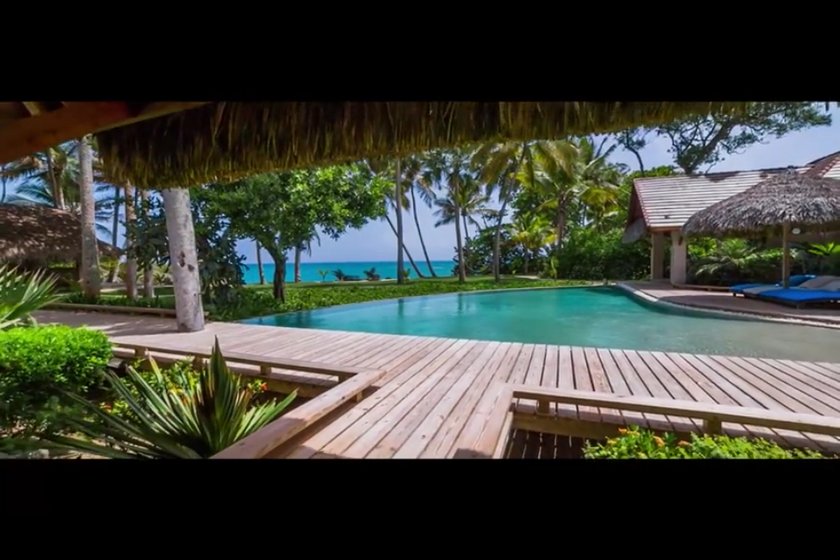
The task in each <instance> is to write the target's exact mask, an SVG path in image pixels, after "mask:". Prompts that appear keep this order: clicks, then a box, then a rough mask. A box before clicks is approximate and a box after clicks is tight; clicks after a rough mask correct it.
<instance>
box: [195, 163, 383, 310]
mask: <svg viewBox="0 0 840 560" xmlns="http://www.w3.org/2000/svg"><path fill="white" fill-rule="evenodd" d="M389 188H390V187H389V183H388V182H387V181H385V180H383V179H381V178H378V177H376V176H375V175H373V174H372V173H371V171H370V169H369V168H368V167H367V166H363V165H355V164H353V165H340V166H332V167H325V168H321V169H309V170H302V171H290V172H286V173H265V174H262V175H255V176H252V177H248V178H246V179H242V180H240V181H236V182H234V183H231V184H229V185H210V186H209V187H207V188H206V189H205V191H204V192H203V193H202V194H203V195H204V196H205V197H206V201H207V204H208V208H209V209H210V211H211V212H213V213H214V214H215V215H218V216H220V217H223V218H224V219H225V220H227V222H228V223H229V224H230V227H231V228H232V231H233V232H234V233H235V234H236V235H237V236H239V237H245V238H250V239H255V240H256V241H258V242H259V243H260V245H261V246H262V247H263V248H265V250H266V251H267V252H268V253H269V254H270V255H271V258H272V259H273V260H274V264H275V267H276V270H277V274H276V275H275V278H274V282H275V285H274V293H275V295H276V297H277V298H278V299H281V300H282V299H283V298H284V297H285V285H284V281H283V278H284V276H285V267H286V252H287V251H290V250H292V249H294V248H295V247H298V246H300V245H302V244H305V243H307V242H308V241H309V240H310V239H312V238H313V237H314V236H315V235H316V234H317V232H318V230H319V229H320V230H321V231H323V232H324V233H326V234H327V235H329V236H330V237H332V238H338V236H340V235H341V234H342V233H343V232H344V231H346V230H347V229H348V228H359V227H362V226H363V225H365V224H366V223H367V222H368V220H369V219H371V218H376V217H379V216H381V215H383V214H384V212H385V204H384V200H385V198H384V197H385V193H386V192H387V191H388V189H389ZM255 201H258V202H257V203H255Z"/></svg>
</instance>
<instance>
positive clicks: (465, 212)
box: [429, 150, 487, 282]
mask: <svg viewBox="0 0 840 560" xmlns="http://www.w3.org/2000/svg"><path fill="white" fill-rule="evenodd" d="M468 156H469V154H468V152H467V151H465V150H451V151H448V152H436V153H433V154H431V156H430V158H429V162H430V171H429V175H430V177H432V178H433V179H434V182H435V183H437V184H445V185H446V191H445V193H446V195H445V196H444V197H439V198H436V199H435V202H434V203H435V205H436V206H437V207H438V209H437V211H435V215H436V216H438V221H437V222H436V223H435V227H439V226H442V225H447V224H451V223H454V224H455V239H456V247H457V252H458V281H459V282H466V279H467V271H466V264H465V263H464V245H463V241H462V238H461V224H462V222H463V226H464V229H465V233H466V235H467V240H469V232H468V231H467V229H466V228H467V223H468V221H472V223H474V224H476V225H478V222H476V221H475V218H473V214H474V213H480V212H485V211H486V209H485V207H484V204H485V203H486V201H487V199H486V197H484V196H483V195H482V194H481V189H480V188H479V183H478V180H477V179H476V177H475V174H474V173H473V172H472V170H471V169H470V166H469V157H468Z"/></svg>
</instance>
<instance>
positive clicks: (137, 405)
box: [43, 340, 297, 459]
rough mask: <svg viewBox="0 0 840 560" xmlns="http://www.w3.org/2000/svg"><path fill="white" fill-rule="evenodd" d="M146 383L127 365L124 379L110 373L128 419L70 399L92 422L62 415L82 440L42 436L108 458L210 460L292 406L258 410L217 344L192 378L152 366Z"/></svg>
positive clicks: (287, 401) (263, 405)
mask: <svg viewBox="0 0 840 560" xmlns="http://www.w3.org/2000/svg"><path fill="white" fill-rule="evenodd" d="M150 366H151V375H152V377H153V378H154V382H152V383H150V382H148V381H147V380H146V378H144V376H143V375H141V374H140V373H138V372H137V370H135V369H134V368H132V367H129V368H128V375H127V377H126V379H125V380H123V379H120V378H119V377H118V376H117V375H115V374H114V373H112V372H108V373H107V374H106V375H107V378H108V382H109V384H110V385H111V387H112V388H113V389H114V391H115V392H116V393H117V394H118V395H119V397H120V399H122V400H123V401H124V402H125V403H127V405H128V408H129V409H130V413H124V414H115V413H113V411H107V410H103V409H102V408H101V407H100V406H99V405H97V404H96V403H94V402H91V401H88V400H87V399H85V398H84V397H81V396H79V395H75V394H70V393H68V397H69V398H71V399H73V400H74V401H76V403H77V404H78V405H79V406H80V407H82V408H83V409H84V410H85V411H86V412H87V414H89V415H91V416H92V418H87V417H84V416H67V417H65V418H64V419H63V420H64V423H65V425H67V426H68V427H70V428H71V429H73V430H75V431H76V432H78V433H79V434H81V435H82V436H84V437H73V436H67V435H64V434H59V433H53V432H48V433H46V434H44V436H43V437H44V439H45V440H47V441H50V442H52V443H53V444H54V445H56V446H58V447H60V448H63V449H71V450H77V451H84V452H88V453H94V454H98V455H102V456H104V457H111V458H179V459H188V458H201V457H210V456H212V455H214V454H216V453H218V452H220V451H222V450H223V449H226V448H228V447H230V446H231V445H233V444H234V443H236V442H237V441H239V440H241V439H242V438H244V437H246V436H248V435H250V434H252V433H254V432H256V431H257V430H259V429H260V428H262V427H263V426H265V425H266V424H268V423H269V422H271V421H272V420H274V419H275V418H277V417H278V416H280V414H281V413H282V412H283V410H285V409H286V407H287V406H288V405H289V404H291V402H292V401H293V400H294V399H295V397H296V396H297V391H295V392H293V393H292V394H290V395H289V396H288V397H286V398H285V399H283V400H281V401H278V400H270V401H267V402H263V403H259V404H256V403H254V402H253V399H254V392H253V391H252V390H251V389H250V388H249V386H248V382H247V381H246V380H245V379H243V377H242V376H240V375H237V374H235V373H233V372H231V371H230V370H229V369H228V367H227V364H226V363H225V360H224V356H223V355H222V352H221V349H220V348H219V342H218V340H217V341H216V344H215V346H214V347H213V353H212V356H211V358H210V361H209V363H208V364H207V365H206V367H205V368H204V369H203V370H202V371H201V372H200V373H199V374H198V378H197V379H196V378H195V376H194V375H191V374H190V370H189V369H187V368H175V369H171V370H170V377H169V378H166V377H164V374H163V372H162V371H161V370H160V369H159V368H158V367H157V364H155V363H154V361H153V360H151V361H150Z"/></svg>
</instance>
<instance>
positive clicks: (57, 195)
mask: <svg viewBox="0 0 840 560" xmlns="http://www.w3.org/2000/svg"><path fill="white" fill-rule="evenodd" d="M92 173H93V172H91V174H92ZM47 175H48V176H49V178H50V187H51V188H52V196H53V203H54V204H55V207H56V208H58V209H60V210H65V209H66V208H67V206H66V204H65V202H64V189H63V188H62V187H61V185H60V184H59V182H58V179H56V176H55V166H54V165H53V159H52V148H47Z"/></svg>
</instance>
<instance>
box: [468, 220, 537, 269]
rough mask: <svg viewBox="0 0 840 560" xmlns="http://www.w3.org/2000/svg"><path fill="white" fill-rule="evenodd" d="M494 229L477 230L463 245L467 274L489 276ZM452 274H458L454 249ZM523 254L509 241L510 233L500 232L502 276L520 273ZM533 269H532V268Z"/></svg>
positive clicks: (491, 263)
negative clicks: (515, 272)
mask: <svg viewBox="0 0 840 560" xmlns="http://www.w3.org/2000/svg"><path fill="white" fill-rule="evenodd" d="M494 235H495V228H492V227H488V228H483V229H481V230H479V231H478V232H477V233H476V234H475V235H474V236H473V237H471V238H470V239H469V241H467V243H466V244H465V245H464V259H465V261H464V264H465V266H466V268H467V273H469V274H490V273H491V271H492V270H493V269H492V266H493V236H494ZM454 252H455V257H454V259H453V261H454V263H455V264H454V267H453V274H456V275H457V274H458V251H457V249H455V251H454ZM523 260H524V252H523V251H522V249H521V248H520V247H519V246H518V245H517V244H515V243H513V241H512V240H511V236H510V233H508V231H506V230H502V232H501V236H500V240H499V265H500V271H501V273H502V274H513V273H514V271H515V270H516V271H522V268H523V264H522V263H523ZM532 268H533V267H532Z"/></svg>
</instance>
